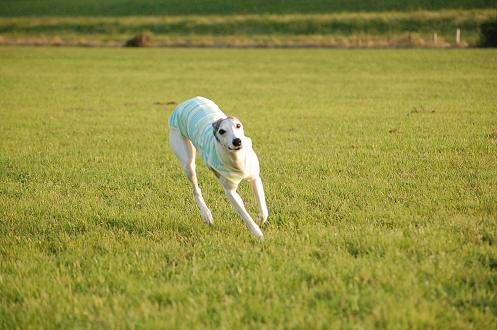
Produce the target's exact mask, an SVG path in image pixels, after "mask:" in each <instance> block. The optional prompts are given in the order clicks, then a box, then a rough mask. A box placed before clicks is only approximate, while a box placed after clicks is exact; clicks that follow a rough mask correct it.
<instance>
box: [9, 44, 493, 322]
mask: <svg viewBox="0 0 497 330" xmlns="http://www.w3.org/2000/svg"><path fill="white" fill-rule="evenodd" d="M0 63H2V65H1V66H0V328H3V329H12V328H16V327H19V328H47V329H51V328H64V329H65V328H126V327H129V328H135V327H139V328H166V329H167V328H181V329H183V328H216V329H236V328H253V329H256V328H257V329H260V328H267V329H274V328H300V329H304V328H310V327H311V328H354V329H362V328H366V329H368V328H395V329H413V328H414V329H426V328H433V329H442V328H451V329H468V328H469V329H471V328H473V329H490V328H493V327H495V324H496V322H497V295H496V292H497V250H496V249H495V245H496V244H497V202H496V196H497V103H496V99H495V90H497V78H496V75H495V72H497V51H495V50H452V51H447V50H445V51H443V50H396V51H393V50H356V51H350V50H274V49H273V50H256V49H253V50H221V49H135V50H129V49H82V48H80V49H55V48H51V49H47V48H0ZM194 95H203V96H206V97H210V98H212V99H213V100H215V101H216V102H217V103H218V104H219V105H220V106H221V107H222V108H223V109H224V110H225V112H227V113H229V114H233V115H236V116H237V117H239V118H241V119H242V120H243V122H244V124H245V126H246V133H247V135H248V136H250V137H251V138H252V139H253V141H254V146H255V149H256V151H257V153H258V155H259V158H260V161H261V166H262V177H263V180H264V183H265V188H266V195H267V200H268V207H269V211H270V218H269V224H268V225H267V226H264V227H263V231H264V232H265V238H266V239H265V241H264V242H258V241H256V240H255V239H254V238H253V237H251V235H250V234H249V232H248V231H247V230H246V228H245V227H244V225H243V224H242V221H241V220H240V219H239V218H238V217H237V216H236V214H235V213H234V211H233V210H232V209H231V207H230V205H229V204H228V202H227V201H226V200H225V198H224V196H223V193H222V189H221V187H220V186H219V185H218V184H217V182H216V180H215V178H214V177H213V175H212V174H211V173H209V172H208V171H207V170H206V169H205V168H204V167H203V166H202V165H201V164H199V167H198V171H199V177H200V181H201V186H202V189H203V192H204V197H205V199H206V202H207V204H208V205H209V206H210V207H211V209H212V211H213V215H214V218H215V221H216V225H215V226H214V227H212V228H209V227H207V226H205V225H204V224H203V222H202V220H201V219H200V216H199V214H198V211H197V209H196V206H195V204H194V201H193V198H192V196H191V192H190V188H189V185H188V184H187V181H186V179H185V178H184V176H183V174H182V173H181V170H180V168H179V166H178V164H177V161H176V159H175V158H174V156H173V154H172V153H171V151H170V150H169V146H168V142H167V132H168V128H167V124H166V120H167V116H168V114H169V113H170V111H171V110H172V108H171V106H169V107H166V106H164V105H163V102H166V101H171V100H174V101H181V100H183V99H185V98H187V97H191V96H194ZM241 195H242V196H243V197H244V198H245V201H246V204H247V205H248V208H249V210H250V212H251V213H252V214H254V213H255V212H256V210H255V205H254V199H253V198H252V196H251V194H250V193H249V188H248V186H247V185H243V186H242V187H241Z"/></svg>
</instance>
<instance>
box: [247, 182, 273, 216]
mask: <svg viewBox="0 0 497 330" xmlns="http://www.w3.org/2000/svg"><path fill="white" fill-rule="evenodd" d="M250 184H251V185H252V190H253V191H254V194H255V199H256V200H257V205H258V206H259V214H258V217H257V218H258V220H259V224H263V223H265V222H266V220H267V217H268V216H269V213H268V211H267V205H266V197H265V196H264V188H263V187H262V180H261V177H257V178H256V179H254V180H252V181H250Z"/></svg>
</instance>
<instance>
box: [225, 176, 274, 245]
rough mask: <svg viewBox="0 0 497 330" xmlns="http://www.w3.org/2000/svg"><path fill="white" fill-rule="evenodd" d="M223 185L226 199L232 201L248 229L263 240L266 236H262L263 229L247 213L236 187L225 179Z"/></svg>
mask: <svg viewBox="0 0 497 330" xmlns="http://www.w3.org/2000/svg"><path fill="white" fill-rule="evenodd" d="M221 184H222V185H223V188H224V193H225V194H226V197H228V200H229V201H230V203H231V205H233V207H234V208H235V210H236V212H238V214H239V215H240V216H241V217H242V219H243V221H244V222H245V225H246V226H247V228H248V229H249V230H250V231H251V232H252V234H254V235H255V236H256V237H257V238H259V239H263V237H264V235H263V234H262V231H261V229H260V228H259V226H258V225H257V224H256V223H255V222H254V220H252V217H251V216H250V214H249V213H248V212H247V210H246V209H245V205H244V204H243V200H242V198H241V197H240V195H239V194H238V193H237V192H236V188H237V187H236V186H233V184H231V183H229V182H227V181H226V180H224V179H223V178H221Z"/></svg>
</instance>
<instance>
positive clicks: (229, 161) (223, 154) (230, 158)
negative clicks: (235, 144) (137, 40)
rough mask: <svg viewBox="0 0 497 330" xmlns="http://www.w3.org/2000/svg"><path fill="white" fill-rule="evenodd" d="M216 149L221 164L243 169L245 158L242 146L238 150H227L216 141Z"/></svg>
mask: <svg viewBox="0 0 497 330" xmlns="http://www.w3.org/2000/svg"><path fill="white" fill-rule="evenodd" d="M216 151H217V154H218V155H219V159H220V160H221V161H222V162H223V164H225V165H227V166H228V167H231V168H234V169H237V170H240V171H242V172H244V171H245V159H246V150H245V148H242V149H241V150H239V151H232V152H230V151H228V150H226V148H225V147H223V146H222V145H221V144H220V143H216Z"/></svg>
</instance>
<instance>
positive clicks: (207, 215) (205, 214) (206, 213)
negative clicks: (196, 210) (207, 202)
mask: <svg viewBox="0 0 497 330" xmlns="http://www.w3.org/2000/svg"><path fill="white" fill-rule="evenodd" d="M200 214H201V215H202V219H204V222H205V223H206V224H208V225H213V224H214V219H213V218H212V213H211V210H209V209H207V208H206V209H203V210H200Z"/></svg>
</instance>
